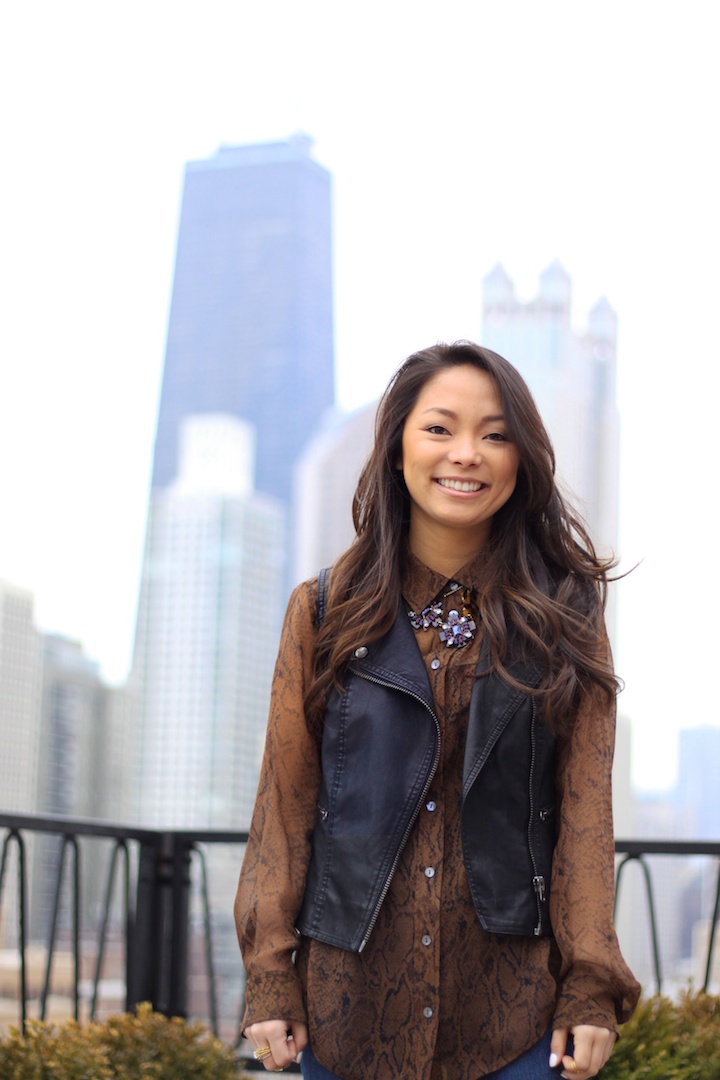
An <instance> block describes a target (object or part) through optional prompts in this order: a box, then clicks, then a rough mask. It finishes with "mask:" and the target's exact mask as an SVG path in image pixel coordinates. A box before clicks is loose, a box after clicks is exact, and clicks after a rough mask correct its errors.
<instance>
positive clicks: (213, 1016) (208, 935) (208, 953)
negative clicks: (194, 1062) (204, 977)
mask: <svg viewBox="0 0 720 1080" xmlns="http://www.w3.org/2000/svg"><path fill="white" fill-rule="evenodd" d="M193 850H194V851H195V854H196V855H197V856H198V859H199V861H200V895H201V898H202V912H203V926H204V930H205V959H206V962H207V971H208V1001H209V1005H210V1023H211V1027H212V1032H213V1035H214V1036H215V1037H216V1038H217V1037H218V1035H219V1031H220V1027H219V1024H218V1012H217V989H216V987H215V965H214V963H213V947H212V919H211V917H210V891H209V889H208V872H207V859H206V858H205V852H204V851H203V849H202V848H199V847H196V848H194V849H193Z"/></svg>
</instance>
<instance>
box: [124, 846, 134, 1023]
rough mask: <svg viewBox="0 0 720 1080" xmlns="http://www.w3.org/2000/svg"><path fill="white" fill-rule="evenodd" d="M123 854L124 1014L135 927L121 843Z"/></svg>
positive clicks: (126, 860)
mask: <svg viewBox="0 0 720 1080" xmlns="http://www.w3.org/2000/svg"><path fill="white" fill-rule="evenodd" d="M123 850H124V853H125V858H124V860H123V861H124V863H125V896H124V902H125V1012H129V1011H130V985H131V978H132V965H133V959H132V958H133V952H134V950H133V933H134V926H135V919H134V913H133V910H132V906H131V902H130V851H129V849H128V846H127V844H126V843H124V842H123Z"/></svg>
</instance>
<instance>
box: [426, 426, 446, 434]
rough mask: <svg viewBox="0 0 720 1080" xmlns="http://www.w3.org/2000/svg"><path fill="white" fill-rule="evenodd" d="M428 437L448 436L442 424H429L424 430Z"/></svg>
mask: <svg viewBox="0 0 720 1080" xmlns="http://www.w3.org/2000/svg"><path fill="white" fill-rule="evenodd" d="M425 430H426V431H427V432H428V433H429V434H430V435H449V434H450V433H449V431H448V429H447V428H444V427H443V426H442V424H431V425H430V427H429V428H426V429H425Z"/></svg>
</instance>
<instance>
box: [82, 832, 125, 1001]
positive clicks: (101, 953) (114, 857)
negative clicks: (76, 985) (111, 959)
mask: <svg viewBox="0 0 720 1080" xmlns="http://www.w3.org/2000/svg"><path fill="white" fill-rule="evenodd" d="M124 847H125V844H124V842H123V841H122V840H120V841H117V842H116V843H115V844H114V845H113V848H112V851H111V852H110V868H109V870H108V876H107V888H106V890H105V904H104V905H103V915H102V922H101V924H100V929H99V931H98V943H97V958H96V961H95V976H94V978H93V992H92V1000H91V1002H90V1019H91V1020H94V1019H95V1017H96V1014H97V1003H98V992H99V987H100V977H101V975H102V966H103V960H104V959H105V941H106V939H107V928H108V923H109V921H110V905H111V903H112V894H113V887H114V885H115V868H116V866H117V861H118V856H119V854H120V850H121V848H124Z"/></svg>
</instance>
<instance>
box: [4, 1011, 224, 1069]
mask: <svg viewBox="0 0 720 1080" xmlns="http://www.w3.org/2000/svg"><path fill="white" fill-rule="evenodd" d="M0 1077H2V1080H210V1078H211V1077H212V1080H238V1077H239V1068H238V1064H237V1061H236V1057H235V1053H234V1051H233V1050H232V1049H231V1048H230V1047H229V1046H226V1045H225V1044H224V1043H222V1042H220V1040H219V1039H215V1038H214V1037H213V1036H212V1035H210V1034H209V1032H208V1031H207V1030H206V1029H205V1028H204V1027H203V1026H202V1025H201V1024H188V1023H186V1022H185V1021H184V1020H180V1019H178V1018H177V1017H176V1018H174V1019H172V1020H169V1019H168V1018H167V1017H166V1016H163V1015H162V1014H161V1013H155V1012H153V1011H152V1009H151V1007H150V1006H149V1005H140V1006H139V1007H138V1011H137V1014H133V1013H123V1014H121V1015H119V1016H111V1017H110V1018H109V1019H108V1020H107V1021H106V1022H105V1023H102V1024H99V1023H95V1024H83V1025H81V1024H77V1023H75V1021H73V1020H70V1021H68V1022H67V1023H66V1024H63V1025H61V1026H58V1027H55V1026H53V1025H49V1024H39V1023H35V1022H34V1021H31V1022H30V1023H29V1024H28V1029H27V1033H26V1035H25V1037H24V1038H23V1037H22V1036H21V1035H20V1033H19V1032H17V1031H13V1032H12V1033H11V1034H10V1036H9V1037H8V1038H6V1039H3V1040H1V1041H0Z"/></svg>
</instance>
